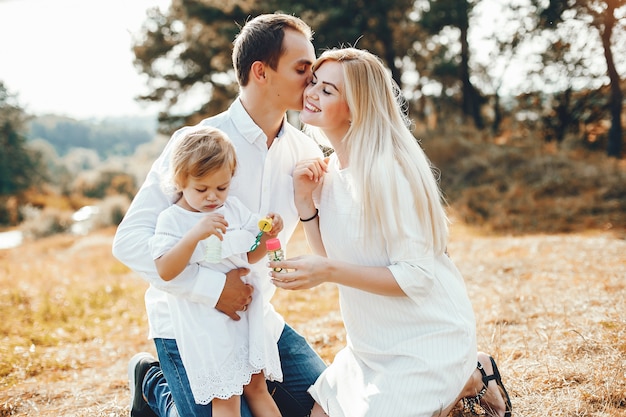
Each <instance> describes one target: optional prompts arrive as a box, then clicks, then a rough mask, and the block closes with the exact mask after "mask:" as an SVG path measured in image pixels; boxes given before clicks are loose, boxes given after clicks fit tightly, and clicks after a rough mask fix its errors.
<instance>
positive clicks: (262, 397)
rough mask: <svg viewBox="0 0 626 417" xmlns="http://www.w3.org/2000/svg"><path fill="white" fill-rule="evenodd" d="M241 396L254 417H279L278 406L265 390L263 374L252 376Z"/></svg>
mask: <svg viewBox="0 0 626 417" xmlns="http://www.w3.org/2000/svg"><path fill="white" fill-rule="evenodd" d="M243 395H244V396H245V397H246V401H247V403H248V406H250V410H252V414H253V415H254V417H281V414H280V410H279V409H278V406H277V405H276V403H275V402H274V399H273V398H272V396H271V395H270V393H269V391H268V390H267V384H266V383H265V377H264V376H263V372H261V373H258V374H255V375H252V379H250V383H249V384H248V385H246V386H245V387H243Z"/></svg>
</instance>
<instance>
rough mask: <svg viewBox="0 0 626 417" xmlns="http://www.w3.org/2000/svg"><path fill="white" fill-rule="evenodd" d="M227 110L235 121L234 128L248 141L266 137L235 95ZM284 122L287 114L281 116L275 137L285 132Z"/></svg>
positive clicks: (252, 141) (277, 137) (251, 141)
mask: <svg viewBox="0 0 626 417" xmlns="http://www.w3.org/2000/svg"><path fill="white" fill-rule="evenodd" d="M228 112H229V113H230V115H231V118H232V120H235V121H236V128H237V130H238V131H239V133H240V134H241V135H242V136H243V137H244V138H245V139H246V140H247V141H248V142H250V143H254V142H255V141H256V140H257V139H258V138H259V137H262V138H263V139H264V140H265V139H267V138H266V136H265V133H264V132H263V130H261V128H260V127H259V126H258V125H257V124H256V123H255V122H254V120H252V118H251V117H250V115H249V114H248V112H247V111H246V109H245V108H244V107H243V104H242V103H241V98H240V97H237V99H236V100H235V101H233V103H232V104H231V105H230V107H229V108H228ZM285 123H287V116H286V115H285V116H283V123H282V124H281V126H280V130H279V131H278V135H276V139H279V138H280V137H281V136H282V135H283V133H285Z"/></svg>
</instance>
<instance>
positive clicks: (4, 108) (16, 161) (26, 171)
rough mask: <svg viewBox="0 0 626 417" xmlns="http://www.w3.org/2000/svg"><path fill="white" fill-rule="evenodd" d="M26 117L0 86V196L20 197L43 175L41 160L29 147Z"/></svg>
mask: <svg viewBox="0 0 626 417" xmlns="http://www.w3.org/2000/svg"><path fill="white" fill-rule="evenodd" d="M26 121H27V116H26V114H25V112H24V111H23V110H22V108H21V107H20V106H19V105H18V104H17V102H16V100H15V97H14V96H13V95H12V94H10V93H9V91H8V90H7V88H6V87H5V86H4V83H2V82H0V196H2V195H14V194H18V193H20V192H22V191H24V190H26V189H28V187H30V186H31V185H32V184H33V183H34V182H35V181H36V180H37V179H38V178H39V174H41V171H42V169H41V166H38V162H39V157H38V155H37V154H34V153H32V152H30V151H29V150H28V148H27V147H26V137H25V136H24V129H25V123H26Z"/></svg>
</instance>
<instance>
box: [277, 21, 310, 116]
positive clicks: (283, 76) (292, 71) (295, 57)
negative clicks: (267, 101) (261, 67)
mask: <svg viewBox="0 0 626 417" xmlns="http://www.w3.org/2000/svg"><path fill="white" fill-rule="evenodd" d="M283 48H284V50H285V51H284V53H283V55H281V57H280V60H279V61H278V66H277V68H276V71H274V70H272V69H271V68H267V75H268V76H269V80H268V81H269V87H270V88H269V91H270V92H271V94H272V96H271V99H272V101H273V102H274V104H275V105H276V106H277V107H281V108H283V109H284V110H285V111H286V110H302V94H303V92H304V88H305V87H306V86H307V84H308V83H309V80H310V79H311V65H312V64H313V61H314V60H315V50H314V48H313V44H311V42H310V41H309V40H308V39H307V38H306V36H304V35H303V34H301V33H300V32H298V31H295V30H291V29H287V30H285V37H284V39H283Z"/></svg>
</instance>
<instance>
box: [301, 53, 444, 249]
mask: <svg viewBox="0 0 626 417" xmlns="http://www.w3.org/2000/svg"><path fill="white" fill-rule="evenodd" d="M329 60H331V61H336V62H338V63H340V64H341V66H342V68H343V75H344V84H345V99H346V101H347V103H348V107H349V108H350V113H351V116H352V123H351V126H350V129H349V130H348V132H347V134H346V136H345V137H344V138H343V139H342V141H343V142H344V145H345V147H344V149H346V150H348V152H349V154H348V158H349V166H350V171H351V173H352V175H353V177H354V179H355V184H354V185H355V188H356V189H355V191H356V192H357V193H358V195H359V196H360V197H361V198H362V201H363V210H364V216H365V219H364V220H365V224H369V225H377V226H378V227H379V228H380V231H381V232H382V234H383V236H384V238H385V239H394V237H395V236H399V235H402V234H403V233H404V227H403V220H402V216H401V215H400V211H399V210H398V205H397V202H399V201H402V200H404V199H406V198H407V197H408V196H406V195H401V194H400V192H399V190H398V187H397V184H396V178H395V175H394V172H395V170H394V169H391V167H393V166H395V165H396V164H397V165H399V166H400V167H401V169H402V172H403V173H404V175H405V176H406V178H407V180H408V182H409V185H410V186H411V187H412V191H413V201H414V205H415V207H416V209H417V213H416V215H417V216H418V218H419V221H420V224H421V225H422V229H423V231H424V233H425V234H426V236H425V238H426V241H427V242H432V249H433V250H434V251H435V253H443V252H444V251H445V248H446V244H447V240H448V218H447V216H446V212H445V209H444V206H443V203H444V199H443V196H442V194H441V190H440V188H439V185H438V183H437V178H436V176H435V168H434V167H433V166H432V165H431V163H430V161H429V160H428V158H427V157H426V154H425V153H424V151H423V150H422V148H421V146H420V144H419V143H418V142H417V140H416V139H415V137H414V136H413V134H412V133H411V131H410V130H409V126H408V119H407V117H406V116H405V115H404V113H403V103H404V102H403V101H402V99H401V93H400V90H399V88H398V87H397V85H396V84H395V82H394V81H393V79H392V78H391V75H390V73H389V72H388V71H387V69H386V68H385V66H384V65H383V63H382V62H381V60H380V59H379V58H378V57H376V56H375V55H373V54H371V53H370V52H367V51H364V50H359V49H355V48H343V49H332V50H328V51H325V52H324V53H323V54H322V55H321V56H320V58H319V59H318V60H317V61H316V62H315V65H314V66H313V70H315V69H316V68H318V67H319V66H320V65H322V64H323V63H324V62H325V61H329Z"/></svg>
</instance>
